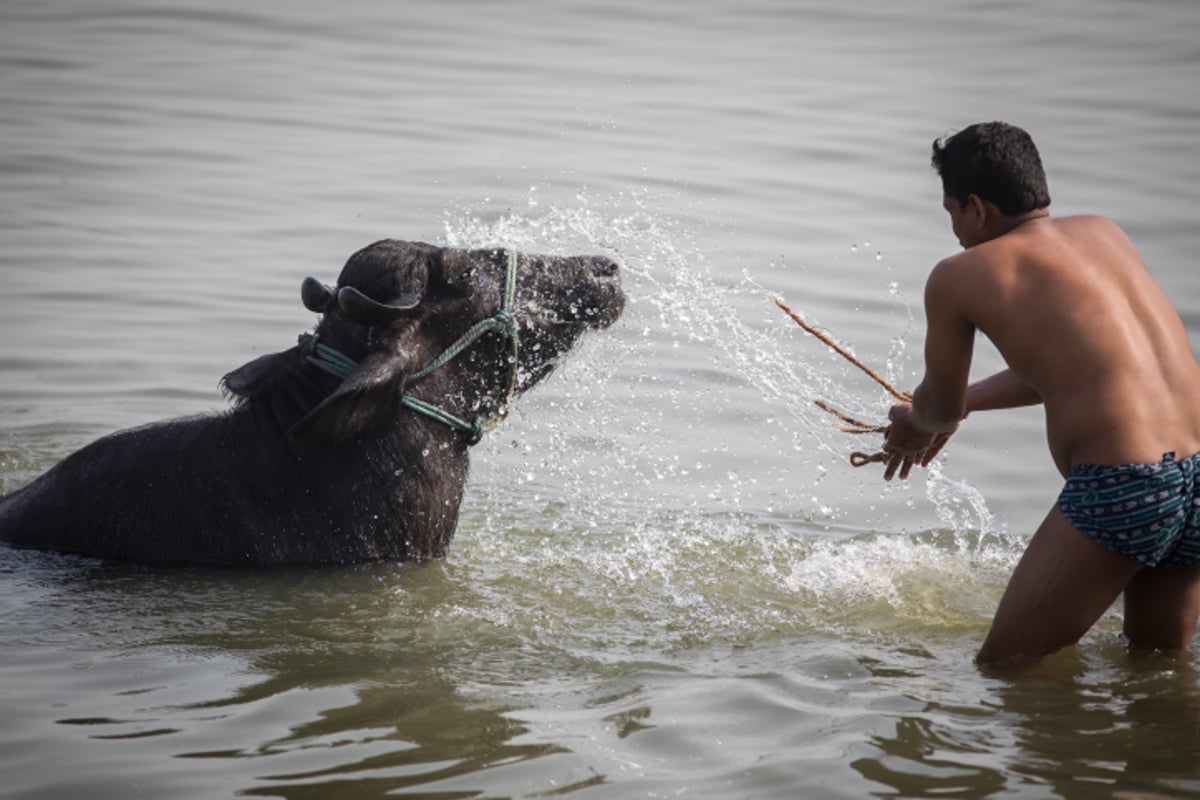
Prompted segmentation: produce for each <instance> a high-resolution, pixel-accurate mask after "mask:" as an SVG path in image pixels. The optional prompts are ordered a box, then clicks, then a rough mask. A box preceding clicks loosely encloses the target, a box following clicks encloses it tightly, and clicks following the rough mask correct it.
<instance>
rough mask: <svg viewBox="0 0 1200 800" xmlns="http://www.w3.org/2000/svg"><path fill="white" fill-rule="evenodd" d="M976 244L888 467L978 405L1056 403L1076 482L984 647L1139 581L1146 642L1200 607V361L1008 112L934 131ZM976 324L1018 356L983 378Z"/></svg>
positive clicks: (955, 225)
mask: <svg viewBox="0 0 1200 800" xmlns="http://www.w3.org/2000/svg"><path fill="white" fill-rule="evenodd" d="M933 164H934V166H935V168H936V169H937V170H938V172H939V174H940V175H941V177H942V184H943V190H944V197H943V207H944V208H945V209H946V211H947V212H948V213H949V215H950V221H951V227H952V229H953V230H954V233H955V235H956V236H957V237H958V239H959V243H960V244H962V246H963V247H964V248H965V249H964V250H963V252H961V253H958V254H956V255H953V256H950V257H948V258H946V259H944V260H943V261H941V262H940V263H939V264H938V265H937V266H936V267H934V269H933V271H932V272H931V273H930V276H929V280H928V281H927V283H926V286H925V317H926V322H927V331H926V337H925V376H924V378H923V379H922V381H921V383H920V384H919V385H918V386H917V388H916V389H915V390H914V391H913V394H912V403H911V404H906V403H902V404H899V405H897V406H894V407H893V408H892V410H891V412H890V414H889V417H890V419H891V425H890V426H889V428H888V432H887V436H886V441H885V443H884V452H885V454H886V455H887V465H886V467H885V470H884V478H885V479H886V480H890V479H891V478H892V477H893V475H896V474H899V476H900V477H901V478H902V479H903V478H907V477H908V475H909V472H910V470H911V469H912V467H913V466H915V465H918V464H919V465H922V466H926V465H928V464H929V462H930V461H931V460H932V459H933V458H934V457H935V456H936V455H937V453H938V452H939V451H940V450H941V448H942V447H943V446H944V445H945V444H946V441H947V439H948V438H949V436H950V435H951V434H953V433H954V432H955V431H956V430H957V429H958V426H959V424H960V422H961V421H962V420H963V419H964V418H965V417H966V416H967V415H968V414H970V413H972V412H976V411H987V410H992V409H1003V408H1014V407H1017V406H1024V405H1035V404H1043V405H1044V406H1045V413H1046V430H1047V438H1048V440H1049V445H1050V451H1051V455H1052V456H1053V458H1054V461H1055V463H1056V464H1057V465H1058V468H1059V470H1060V471H1061V472H1062V474H1063V476H1064V478H1065V480H1066V482H1065V484H1064V486H1063V488H1062V491H1061V492H1060V494H1059V496H1058V499H1057V500H1056V502H1055V505H1054V506H1053V507H1052V508H1051V509H1050V511H1049V513H1048V514H1047V515H1046V518H1045V520H1044V521H1043V522H1042V524H1041V526H1040V527H1039V528H1038V530H1037V531H1036V532H1035V533H1034V535H1033V538H1032V539H1031V540H1030V542H1029V546H1028V548H1027V549H1026V551H1025V553H1024V555H1023V556H1022V557H1021V560H1020V562H1019V563H1018V565H1017V567H1016V569H1015V570H1014V571H1013V575H1012V578H1011V579H1010V581H1009V584H1008V587H1007V588H1006V590H1005V592H1004V596H1003V597H1002V598H1001V600H1000V605H999V608H998V609H997V611H996V615H995V618H994V619H993V621H992V626H991V629H990V630H989V631H988V635H987V638H986V640H985V641H984V643H983V647H982V649H981V650H980V653H979V660H980V662H981V663H987V664H1003V663H1013V662H1019V661H1028V660H1030V659H1036V658H1037V657H1040V656H1042V655H1045V654H1047V653H1050V652H1052V651H1054V650H1057V649H1059V648H1061V647H1063V646H1065V645H1068V644H1071V643H1073V642H1075V641H1077V640H1078V639H1079V638H1080V637H1081V636H1083V634H1084V633H1086V632H1087V630H1088V629H1089V628H1090V627H1091V626H1092V624H1093V623H1094V622H1095V621H1096V620H1097V619H1099V617H1100V616H1101V615H1102V614H1103V613H1104V612H1105V611H1106V610H1107V609H1108V607H1109V606H1110V605H1111V604H1112V603H1113V602H1114V601H1115V600H1116V598H1117V597H1118V596H1119V595H1121V594H1122V593H1124V596H1125V625H1124V630H1125V634H1126V636H1128V638H1129V640H1130V641H1131V642H1132V643H1134V644H1137V645H1141V646H1149V647H1156V648H1180V647H1184V646H1185V645H1186V644H1187V643H1188V642H1189V641H1190V640H1191V637H1192V634H1193V633H1194V631H1195V628H1196V623H1197V620H1198V619H1200V366H1198V365H1197V363H1196V359H1195V357H1194V355H1193V353H1192V350H1191V345H1190V343H1189V341H1188V337H1187V334H1186V332H1185V330H1184V327H1183V323H1182V321H1181V320H1180V318H1179V314H1178V313H1177V312H1176V311H1175V309H1174V307H1173V306H1172V305H1171V303H1170V301H1169V300H1168V299H1167V297H1166V295H1165V294H1164V293H1163V291H1162V290H1161V289H1160V288H1159V287H1158V285H1157V284H1156V283H1155V282H1154V280H1153V278H1151V276H1150V274H1149V272H1148V271H1147V270H1146V267H1145V265H1144V264H1143V263H1142V260H1141V257H1140V256H1139V255H1138V253H1137V251H1136V249H1135V248H1134V246H1133V244H1132V243H1131V242H1130V241H1129V239H1128V237H1126V236H1125V234H1124V233H1123V232H1122V231H1121V229H1120V228H1119V227H1117V225H1115V224H1114V223H1112V222H1110V221H1109V220H1106V219H1104V218H1102V217H1095V216H1079V217H1068V218H1064V219H1052V218H1051V217H1050V214H1049V209H1048V207H1049V205H1050V196H1049V192H1048V190H1047V189H1046V180H1045V173H1044V172H1043V170H1042V165H1041V158H1040V156H1039V155H1038V153H1037V149H1036V147H1035V146H1034V144H1033V140H1032V139H1031V138H1030V137H1029V135H1028V134H1027V133H1025V132H1024V131H1022V130H1021V129H1020V128H1016V127H1014V126H1011V125H1007V124H1005V123H983V124H980V125H972V126H970V127H968V128H966V129H964V130H963V131H960V132H959V133H958V134H955V135H954V136H953V137H948V138H946V139H943V140H939V141H937V142H935V143H934V148H933ZM976 331H982V332H983V333H984V334H985V335H986V336H987V337H988V338H989V339H991V341H992V342H993V343H994V344H995V345H996V348H997V349H998V350H999V351H1000V354H1001V355H1002V356H1003V357H1004V359H1005V361H1006V362H1007V364H1008V367H1009V368H1008V369H1006V370H1004V371H1002V372H1000V373H997V374H996V375H992V376H990V377H988V378H985V379H983V380H980V381H976V382H974V383H968V376H969V372H970V367H971V357H972V353H973V349H974V343H975V334H976Z"/></svg>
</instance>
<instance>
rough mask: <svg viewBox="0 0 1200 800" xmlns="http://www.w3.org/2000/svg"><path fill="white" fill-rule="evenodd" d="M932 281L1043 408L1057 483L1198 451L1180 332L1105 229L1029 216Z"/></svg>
mask: <svg viewBox="0 0 1200 800" xmlns="http://www.w3.org/2000/svg"><path fill="white" fill-rule="evenodd" d="M935 280H936V281H938V282H939V283H940V284H941V285H940V286H938V287H936V291H939V292H945V293H948V294H953V295H955V304H956V305H957V306H958V307H959V308H960V309H961V312H962V315H963V317H964V318H965V319H966V321H968V322H970V323H971V324H973V325H974V326H975V327H977V328H978V329H979V330H980V331H982V332H983V333H984V334H985V335H986V336H987V337H988V338H989V339H990V340H991V341H992V343H993V344H994V345H995V346H996V348H997V349H998V350H999V351H1000V354H1001V355H1002V356H1003V357H1004V359H1005V361H1006V362H1007V364H1008V365H1009V367H1010V368H1011V369H1012V371H1013V372H1014V373H1015V375H1016V376H1018V377H1020V378H1021V379H1023V380H1024V381H1025V382H1026V383H1028V384H1029V386H1030V387H1031V388H1032V389H1033V390H1034V391H1035V392H1036V393H1037V395H1038V396H1039V397H1040V398H1041V401H1042V403H1043V405H1044V406H1045V412H1046V432H1047V438H1048V440H1049V444H1050V451H1051V454H1052V455H1053V457H1054V460H1055V463H1056V464H1057V465H1058V468H1059V471H1060V472H1061V473H1062V474H1063V475H1066V474H1067V472H1068V470H1069V469H1070V467H1071V465H1072V464H1083V463H1088V464H1135V463H1144V462H1150V461H1156V460H1158V459H1159V458H1161V457H1162V454H1163V453H1166V452H1169V451H1174V452H1177V453H1180V454H1190V453H1195V452H1197V451H1200V368H1197V366H1196V362H1195V360H1194V359H1193V357H1192V351H1191V345H1190V343H1189V341H1188V338H1187V333H1186V331H1185V330H1184V327H1183V323H1182V322H1181V321H1180V319H1179V315H1178V313H1177V312H1176V311H1175V308H1174V307H1173V306H1172V305H1171V303H1170V301H1169V300H1168V299H1167V297H1166V295H1165V294H1164V293H1163V291H1162V289H1160V288H1159V286H1158V285H1157V284H1156V283H1155V282H1154V281H1153V280H1152V279H1151V277H1150V275H1149V273H1148V272H1147V270H1146V267H1145V265H1144V264H1143V263H1142V259H1141V257H1140V256H1139V255H1138V253H1137V251H1136V249H1135V248H1134V246H1133V243H1132V242H1130V241H1129V238H1128V237H1127V236H1126V235H1125V234H1124V233H1123V232H1122V231H1121V229H1120V228H1118V227H1117V226H1116V225H1115V224H1113V223H1112V222H1110V221H1109V220H1106V219H1104V218H1102V217H1093V216H1080V217H1067V218H1063V219H1052V218H1050V217H1049V216H1043V217H1035V218H1033V219H1030V220H1028V221H1026V222H1023V223H1020V224H1019V225H1017V226H1016V227H1014V228H1013V229H1012V230H1011V231H1009V232H1008V233H1005V234H1003V235H1001V236H999V237H997V238H995V239H992V240H990V241H988V242H984V243H982V244H979V245H977V246H975V247H972V248H970V249H968V250H964V251H963V252H962V253H958V254H956V255H954V256H951V257H950V258H947V259H946V260H945V261H943V262H942V263H940V264H939V265H938V266H937V267H936V268H935V270H934V274H933V275H931V277H930V281H931V282H932V281H935ZM967 406H968V408H967V410H972V409H970V407H969V406H970V402H969V401H968V402H967Z"/></svg>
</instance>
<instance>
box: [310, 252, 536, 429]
mask: <svg viewBox="0 0 1200 800" xmlns="http://www.w3.org/2000/svg"><path fill="white" fill-rule="evenodd" d="M516 298H517V253H516V251H513V250H509V251H508V268H507V270H506V272H505V275H504V298H503V301H502V302H501V305H500V310H499V311H497V312H496V313H495V314H494V315H493V316H490V317H488V318H487V319H483V320H480V321H479V322H477V323H475V324H474V325H472V326H471V328H470V330H468V331H467V332H466V333H464V334H463V335H462V336H460V337H458V339H457V340H456V341H455V342H454V344H452V345H450V346H449V347H447V348H446V349H445V351H443V352H442V354H441V355H439V356H438V357H437V358H435V359H434V360H433V361H430V362H429V363H428V364H427V365H425V366H424V367H422V368H421V369H419V370H417V371H416V372H414V373H413V374H412V375H411V376H409V378H408V380H407V381H406V382H405V384H404V388H407V387H408V386H410V385H412V384H414V383H417V382H418V381H421V380H423V379H425V378H427V377H429V376H430V375H432V374H433V373H434V372H437V371H438V370H439V369H441V368H442V367H444V366H446V365H447V364H449V363H450V362H451V361H453V360H454V359H455V358H457V357H458V356H459V355H460V354H461V353H462V352H463V351H464V350H466V349H467V348H468V347H470V346H471V345H473V344H474V343H475V342H476V341H478V340H479V338H480V337H482V336H484V335H485V334H488V333H492V332H495V333H499V334H502V335H505V336H507V337H508V340H509V342H510V343H511V345H512V347H511V349H510V352H509V355H508V362H509V369H508V384H507V386H506V388H505V392H504V400H503V401H502V402H501V404H500V405H499V406H497V408H495V409H493V411H492V413H491V415H490V416H485V415H482V414H481V415H479V416H477V417H475V419H473V420H471V421H469V422H468V421H467V420H465V419H463V418H462V417H459V416H456V415H455V414H451V413H450V412H449V411H446V410H445V409H442V408H438V407H437V406H435V405H433V404H432V403H426V402H425V401H424V400H418V399H417V398H415V397H412V396H411V395H408V394H404V395H402V396H401V398H400V403H401V405H404V406H405V407H407V408H409V409H411V410H413V411H415V412H417V413H418V414H424V415H425V416H427V417H429V418H430V419H434V420H437V421H438V422H441V423H442V424H444V425H448V426H450V427H451V428H453V429H455V430H457V431H462V432H463V433H465V434H467V444H477V443H478V442H479V440H480V439H482V438H483V434H484V433H486V432H487V431H490V430H491V429H492V428H494V427H495V426H496V424H497V423H498V422H499V420H500V419H501V418H502V417H503V416H504V413H503V412H502V411H501V408H502V407H503V405H504V403H505V402H507V401H508V399H509V398H510V397H512V394H513V392H514V391H516V388H517V358H518V357H519V356H520V354H521V337H520V333H519V330H518V326H517V318H516V316H514V314H513V306H514V305H515V304H516ZM300 344H301V345H303V346H304V347H305V348H306V350H307V351H308V360H309V362H310V363H312V364H313V365H314V366H316V367H317V368H319V369H321V370H324V371H325V372H328V373H329V374H330V375H335V376H337V377H339V378H346V377H347V376H349V375H350V373H352V372H353V371H354V370H355V369H356V368H357V367H358V362H356V361H355V360H354V359H352V358H349V357H347V356H346V355H344V354H342V353H341V352H339V351H337V350H335V349H333V348H332V347H329V346H328V345H324V344H321V343H320V342H319V341H318V340H317V337H316V335H314V334H311V333H305V334H301V336H300Z"/></svg>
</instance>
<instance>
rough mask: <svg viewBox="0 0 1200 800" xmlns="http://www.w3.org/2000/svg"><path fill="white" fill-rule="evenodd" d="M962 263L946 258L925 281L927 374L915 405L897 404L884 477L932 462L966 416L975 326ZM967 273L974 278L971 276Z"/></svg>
mask: <svg viewBox="0 0 1200 800" xmlns="http://www.w3.org/2000/svg"><path fill="white" fill-rule="evenodd" d="M962 266H963V265H962V264H961V262H958V263H956V262H954V261H951V260H949V259H948V260H946V261H942V262H941V263H939V264H938V265H937V266H936V267H934V268H933V271H932V272H931V273H930V274H929V280H928V281H927V282H926V283H925V320H926V331H925V377H924V378H923V379H922V380H921V383H920V385H919V386H917V388H916V390H915V391H914V392H913V400H912V404H911V405H909V404H907V403H902V404H900V405H896V406H893V407H892V410H891V412H890V413H889V414H888V419H889V420H890V421H891V424H890V425H889V426H888V432H887V437H886V439H885V441H884V445H883V450H884V453H886V454H887V465H886V466H885V467H884V471H883V479H884V480H886V481H890V480H891V479H892V476H893V475H895V474H896V471H897V470H899V472H900V479H901V480H904V479H906V478H908V473H909V471H910V470H911V469H912V467H913V465H914V464H920V465H921V466H928V465H929V462H930V461H932V460H933V458H934V456H936V455H937V454H938V452H939V451H940V450H941V449H942V447H943V446H945V444H946V441H947V440H948V439H949V438H950V434H952V433H954V431H956V430H958V425H959V423H960V422H961V421H962V418H963V417H965V416H966V415H967V412H968V410H970V409H968V407H967V377H968V375H969V374H970V371H971V355H972V353H973V351H974V348H975V325H974V324H973V323H972V322H971V321H970V319H969V318H968V317H967V315H966V313H965V311H964V309H963V299H962V298H963V294H964V292H965V289H964V287H963V286H962V285H961V282H962V281H963V280H964V275H963V273H962ZM966 277H969V275H968V276H966Z"/></svg>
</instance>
